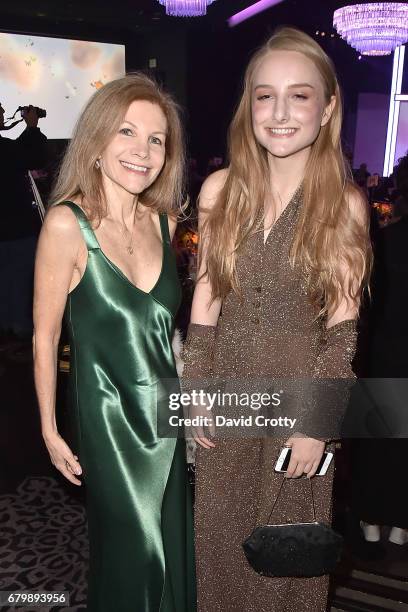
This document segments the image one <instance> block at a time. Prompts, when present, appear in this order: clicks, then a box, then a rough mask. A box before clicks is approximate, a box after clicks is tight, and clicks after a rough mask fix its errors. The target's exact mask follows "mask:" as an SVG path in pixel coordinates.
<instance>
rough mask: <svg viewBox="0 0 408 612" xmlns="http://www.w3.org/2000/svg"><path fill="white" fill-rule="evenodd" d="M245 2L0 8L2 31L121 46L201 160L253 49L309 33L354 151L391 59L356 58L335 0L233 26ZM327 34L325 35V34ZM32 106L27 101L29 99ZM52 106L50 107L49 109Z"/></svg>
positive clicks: (219, 138) (211, 147)
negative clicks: (364, 113) (171, 106)
mask: <svg viewBox="0 0 408 612" xmlns="http://www.w3.org/2000/svg"><path fill="white" fill-rule="evenodd" d="M248 4H249V3H248V2H246V1H245V0H235V1H233V2H231V1H230V0H228V2H224V1H223V0H217V2H214V3H213V4H212V5H211V6H210V7H209V10H208V14H207V16H206V17H203V18H199V19H176V18H171V17H167V16H166V15H165V14H164V10H163V8H162V7H161V6H160V5H159V3H158V2H157V1H156V0H138V1H137V2H136V1H134V2H130V0H121V1H120V2H119V3H115V6H112V5H110V4H109V3H107V2H94V1H92V2H87V3H86V5H85V6H83V3H82V5H81V3H79V2H78V1H74V2H71V3H70V4H69V5H68V7H65V8H64V7H62V6H58V7H56V6H55V3H50V2H49V0H45V1H44V0H43V2H42V3H40V4H39V5H38V6H37V7H36V9H33V7H32V4H31V3H29V2H28V1H27V0H22V1H21V2H19V3H18V7H15V8H14V9H13V8H12V7H5V6H4V5H3V6H2V7H1V8H0V17H1V19H2V21H1V28H2V30H3V31H9V32H21V33H23V32H24V33H32V34H39V35H49V36H57V37H72V38H77V39H80V40H96V41H101V42H113V43H119V44H123V45H125V47H126V69H127V70H128V71H132V70H138V69H143V70H146V69H149V66H150V70H151V71H152V72H153V73H154V74H156V75H157V78H158V79H159V80H160V81H163V82H164V83H165V85H166V87H168V88H169V89H170V90H171V91H172V92H173V93H174V95H175V96H176V98H177V100H178V102H179V103H180V105H181V106H182V107H183V109H184V116H185V120H186V127H187V136H188V142H189V151H190V154H191V155H192V156H193V157H195V158H197V159H198V160H199V162H200V163H201V164H204V163H205V160H207V159H208V158H209V157H210V156H211V155H214V154H221V155H222V154H223V153H224V151H225V143H226V131H227V127H228V124H229V121H230V119H231V116H232V112H233V109H234V107H235V104H236V101H237V99H238V95H239V91H240V87H241V83H242V76H243V72H244V68H245V65H246V63H247V61H248V58H249V56H250V55H251V53H252V51H253V50H254V49H255V48H256V47H258V46H259V45H261V44H262V42H263V41H264V40H265V39H266V38H267V37H268V35H269V34H271V33H272V32H273V30H274V29H275V28H276V27H278V26H280V25H293V26H296V27H299V28H301V29H303V30H304V31H306V32H307V33H308V34H310V35H312V36H314V37H315V38H316V40H317V41H318V42H319V43H320V44H321V45H322V46H323V48H324V49H325V50H326V51H327V52H328V54H329V55H330V56H331V57H332V59H333V60H334V62H335V64H336V68H337V71H338V74H339V79H340V83H341V85H342V89H343V93H344V101H345V121H344V126H343V138H344V142H345V145H346V149H353V147H354V141H355V134H356V123H357V110H358V96H359V94H361V93H365V94H367V93H374V94H384V95H388V94H389V91H390V85H391V73H392V57H390V56H388V57H375V58H368V57H361V58H360V59H359V56H358V53H357V52H356V51H354V50H353V49H352V48H351V47H349V46H348V45H347V44H346V43H345V42H344V41H343V40H342V39H340V37H339V36H338V35H337V33H335V30H333V27H332V16H333V11H334V10H335V9H336V8H337V7H338V6H340V5H341V4H342V3H341V2H339V0H329V1H324V2H322V1H321V0H311V1H310V2H308V3H307V6H306V4H305V3H304V2H303V0H285V1H284V2H282V3H280V4H278V5H277V6H275V7H273V8H271V9H269V10H267V11H265V12H263V13H261V14H259V15H257V16H255V17H253V18H252V19H249V20H248V21H245V22H243V23H241V24H239V25H238V26H236V27H235V28H230V27H228V24H227V19H228V17H230V16H231V15H232V14H233V13H235V12H236V11H238V10H240V9H241V8H243V7H245V6H247V5H248ZM323 33H324V35H323ZM27 102H28V103H30V101H27ZM49 110H50V111H51V109H49Z"/></svg>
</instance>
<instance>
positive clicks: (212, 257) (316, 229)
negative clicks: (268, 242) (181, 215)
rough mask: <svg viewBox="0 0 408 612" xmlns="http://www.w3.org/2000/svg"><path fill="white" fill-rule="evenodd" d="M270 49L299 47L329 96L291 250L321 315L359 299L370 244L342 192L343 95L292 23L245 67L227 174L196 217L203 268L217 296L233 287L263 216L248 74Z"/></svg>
mask: <svg viewBox="0 0 408 612" xmlns="http://www.w3.org/2000/svg"><path fill="white" fill-rule="evenodd" d="M277 49H279V50H288V51H298V52H300V53H302V54H303V55H305V56H306V57H307V58H309V59H310V60H312V62H313V63H314V65H315V66H316V68H317V70H318V71H319V74H320V76H321V78H322V81H323V86H324V94H325V98H326V104H328V103H329V102H330V100H331V97H332V96H336V104H335V107H334V110H333V113H332V115H331V118H330V119H329V121H328V123H327V124H326V125H324V126H323V127H322V128H321V129H320V132H319V135H318V137H317V139H316V141H315V142H314V143H313V145H312V147H311V153H310V156H309V159H308V162H307V167H306V171H305V177H304V180H303V199H302V206H301V211H300V215H299V220H298V224H297V227H296V231H295V235H294V239H293V243H292V247H291V252H290V262H291V264H292V266H293V267H295V266H299V267H300V269H301V270H302V271H303V273H304V276H305V279H306V284H307V288H308V295H309V298H310V300H311V302H312V303H313V304H314V305H316V307H317V308H318V311H319V314H320V315H321V316H325V315H327V314H328V312H329V311H332V310H333V309H335V307H336V306H337V305H338V304H339V302H340V300H341V298H342V297H343V296H344V295H345V296H346V297H347V298H349V299H351V300H353V301H354V302H357V303H358V302H359V299H360V296H361V291H362V289H363V287H365V286H366V285H367V283H368V277H369V274H370V270H371V244H370V239H369V232H368V219H367V223H363V224H361V222H360V223H359V222H358V221H356V219H355V215H353V214H350V211H349V206H348V198H349V197H350V195H352V194H353V192H355V193H357V188H356V187H354V185H353V184H352V183H351V180H350V171H349V169H348V167H347V166H346V163H345V161H344V157H343V154H342V150H341V142H340V132H341V124H342V102H341V93H340V88H339V84H338V82H337V78H336V74H335V70H334V66H333V64H332V62H331V60H330V58H329V57H328V56H327V55H326V54H325V52H324V51H323V49H322V48H321V47H320V46H319V45H318V44H317V43H316V42H315V41H314V40H313V39H312V38H310V37H309V36H308V35H307V34H305V33H304V32H301V31H300V30H297V29H295V28H289V27H285V28H282V29H280V30H278V31H277V32H276V33H275V34H273V36H272V37H271V38H270V39H269V40H268V41H267V42H266V43H265V44H264V45H263V46H262V47H261V48H260V49H259V50H258V51H257V52H256V53H255V54H254V55H253V57H252V59H251V60H250V62H249V65H248V67H247V70H246V73H245V79H244V90H243V95H242V97H241V100H240V103H239V105H238V108H237V110H236V112H235V116H234V118H233V120H232V123H231V125H230V129H229V137H228V145H229V159H230V165H229V168H228V171H227V177H226V181H225V184H224V186H223V188H222V189H221V191H220V192H219V194H218V197H217V200H216V202H215V204H214V206H213V207H212V209H211V211H210V213H209V214H208V216H207V219H206V221H205V223H204V225H203V235H204V236H205V240H202V241H201V246H202V245H203V244H204V243H205V248H206V252H207V267H206V272H205V273H206V274H208V278H209V280H210V282H211V286H212V298H213V299H215V298H218V297H219V298H224V297H225V296H226V295H227V294H228V293H229V291H231V290H233V291H235V292H236V293H239V291H240V288H239V282H238V278H237V273H236V260H237V256H238V253H239V250H240V248H241V246H242V245H243V244H244V243H245V241H246V240H247V239H248V238H249V236H251V235H252V234H253V233H255V232H256V231H260V226H259V225H258V223H257V220H258V219H259V215H260V214H261V215H262V218H263V216H264V202H265V198H266V195H267V188H268V181H269V170H268V161H267V152H266V150H265V149H264V148H263V147H262V146H261V145H260V144H259V143H258V142H257V140H256V138H255V136H254V131H253V127H252V119H251V97H252V88H253V75H254V72H255V69H256V68H257V66H258V65H259V63H260V61H261V60H262V59H263V58H264V57H265V56H266V55H267V54H268V53H270V52H271V51H274V50H277ZM362 214H363V216H364V214H367V213H364V212H363V213H362ZM360 217H361V214H360ZM262 227H263V225H262ZM339 264H345V265H346V267H347V268H348V269H349V270H350V272H351V273H350V275H349V279H348V283H347V284H348V286H347V287H344V282H343V273H342V269H341V265H339ZM343 269H344V268H343Z"/></svg>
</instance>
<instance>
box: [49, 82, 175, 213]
mask: <svg viewBox="0 0 408 612" xmlns="http://www.w3.org/2000/svg"><path fill="white" fill-rule="evenodd" d="M135 100H144V101H148V102H152V103H153V104H157V106H159V107H160V108H161V110H162V111H163V113H164V115H165V117H166V120H167V134H166V157H165V163H164V166H163V169H162V171H161V173H160V174H159V176H158V178H157V179H156V180H155V182H154V183H153V184H152V185H150V187H148V188H147V189H146V190H145V191H144V192H143V193H142V194H141V195H140V196H139V200H140V202H141V203H142V204H144V205H145V206H148V207H151V208H153V209H155V210H157V211H159V212H167V213H170V214H173V213H174V214H175V213H176V212H177V210H178V209H180V208H181V205H182V202H183V199H184V169H185V148H184V138H183V129H182V125H181V120H180V116H179V111H178V107H177V104H176V103H175V102H174V100H173V99H172V97H171V96H170V95H169V94H168V93H165V92H164V91H163V90H162V89H161V88H160V87H159V85H158V84H157V83H156V82H155V81H153V80H152V79H150V78H149V77H147V76H146V75H144V74H142V73H133V74H129V75H127V76H125V77H123V78H120V79H116V80H115V81H111V82H110V83H107V84H106V85H104V86H103V87H102V88H101V89H99V90H98V91H97V92H96V93H95V94H94V95H93V96H92V97H91V98H90V100H89V101H88V103H87V105H86V106H85V109H84V111H83V112H82V114H81V116H80V117H79V119H78V122H77V124H76V126H75V129H74V133H73V136H72V140H71V141H70V143H69V145H68V148H67V151H66V153H65V156H64V159H63V161H62V164H61V167H60V170H59V174H58V177H57V181H56V184H55V187H54V189H53V192H52V194H51V203H57V202H61V200H68V199H71V198H78V197H79V198H81V199H84V200H85V202H86V210H87V214H88V215H89V217H90V219H92V220H94V219H96V220H97V222H98V223H99V222H100V221H101V219H103V218H104V217H105V216H106V215H107V203H106V200H105V196H104V192H103V187H102V176H101V172H100V170H98V168H97V167H96V166H95V162H96V160H97V159H98V157H99V156H100V155H101V154H102V153H103V151H104V149H105V148H106V146H107V145H108V143H109V142H110V141H111V140H112V138H113V137H114V135H115V134H116V133H117V131H118V129H119V126H120V124H121V123H122V121H123V119H124V117H125V115H126V111H127V109H128V108H129V106H130V104H131V103H132V102H134V101H135Z"/></svg>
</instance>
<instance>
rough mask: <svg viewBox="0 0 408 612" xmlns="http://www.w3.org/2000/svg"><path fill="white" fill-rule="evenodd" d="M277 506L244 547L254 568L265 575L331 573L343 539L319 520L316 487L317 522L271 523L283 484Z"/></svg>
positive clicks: (314, 517)
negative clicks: (266, 521)
mask: <svg viewBox="0 0 408 612" xmlns="http://www.w3.org/2000/svg"><path fill="white" fill-rule="evenodd" d="M284 481H285V478H284V477H283V480H282V483H281V486H280V488H279V491H278V494H277V496H276V499H275V502H274V504H273V507H272V510H271V513H270V515H269V518H268V524H267V525H261V526H260V527H256V528H255V529H254V530H253V532H252V533H251V535H250V536H249V537H248V538H247V539H246V540H245V541H244V542H243V544H242V547H243V549H244V552H245V556H246V558H247V560H248V562H249V564H250V565H251V567H252V568H253V569H254V570H255V571H256V572H257V573H258V574H260V575H261V576H268V577H284V576H285V577H292V576H293V577H312V576H322V575H324V574H330V573H331V572H332V571H333V570H334V568H335V566H336V564H337V562H338V561H339V559H340V555H341V550H342V544H343V538H342V536H341V535H340V534H338V533H337V532H336V531H334V530H333V529H332V528H331V527H330V526H329V525H327V524H326V523H322V522H318V521H316V511H315V504H314V498H313V487H312V483H311V481H309V482H310V490H311V493H312V503H313V522H311V523H285V524H283V525H273V524H269V523H270V520H271V516H272V513H273V510H274V508H275V506H276V503H277V501H278V499H279V495H280V493H281V490H282V487H283V483H284Z"/></svg>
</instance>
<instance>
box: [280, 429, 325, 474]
mask: <svg viewBox="0 0 408 612" xmlns="http://www.w3.org/2000/svg"><path fill="white" fill-rule="evenodd" d="M285 446H289V447H290V448H291V449H292V453H291V457H290V462H289V465H288V469H287V472H286V474H285V476H286V478H299V477H300V476H303V474H306V475H307V477H308V478H312V476H314V475H315V474H316V471H317V468H318V467H319V463H320V460H321V458H322V456H323V453H324V449H325V446H326V443H325V442H322V441H320V440H315V439H314V438H301V437H296V436H292V437H291V438H289V440H287V442H286V444H285Z"/></svg>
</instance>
